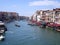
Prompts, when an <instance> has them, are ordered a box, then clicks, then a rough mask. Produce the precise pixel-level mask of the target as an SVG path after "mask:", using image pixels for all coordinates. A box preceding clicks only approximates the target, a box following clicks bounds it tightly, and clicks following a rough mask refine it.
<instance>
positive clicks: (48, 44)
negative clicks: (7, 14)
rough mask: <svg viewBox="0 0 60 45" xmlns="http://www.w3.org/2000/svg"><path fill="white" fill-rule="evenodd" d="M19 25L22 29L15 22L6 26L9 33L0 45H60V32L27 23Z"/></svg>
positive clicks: (23, 22) (20, 22) (21, 22)
mask: <svg viewBox="0 0 60 45" xmlns="http://www.w3.org/2000/svg"><path fill="white" fill-rule="evenodd" d="M19 24H20V26H21V27H16V26H15V22H11V23H8V24H6V27H7V29H8V31H7V32H6V34H5V40H4V41H0V45H60V32H56V31H54V30H48V29H42V28H40V27H38V26H30V25H27V24H28V23H27V22H26V21H19Z"/></svg>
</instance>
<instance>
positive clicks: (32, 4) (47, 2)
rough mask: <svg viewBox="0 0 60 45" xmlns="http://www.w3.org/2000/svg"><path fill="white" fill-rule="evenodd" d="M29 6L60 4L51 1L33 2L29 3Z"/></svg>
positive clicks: (59, 3)
mask: <svg viewBox="0 0 60 45" xmlns="http://www.w3.org/2000/svg"><path fill="white" fill-rule="evenodd" d="M29 6H60V2H58V1H50V0H43V1H33V2H29Z"/></svg>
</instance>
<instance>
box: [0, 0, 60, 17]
mask: <svg viewBox="0 0 60 45" xmlns="http://www.w3.org/2000/svg"><path fill="white" fill-rule="evenodd" d="M53 8H60V0H0V11H7V12H17V13H19V15H20V16H31V15H33V13H34V12H35V11H36V10H48V9H49V10H50V9H53Z"/></svg>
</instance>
